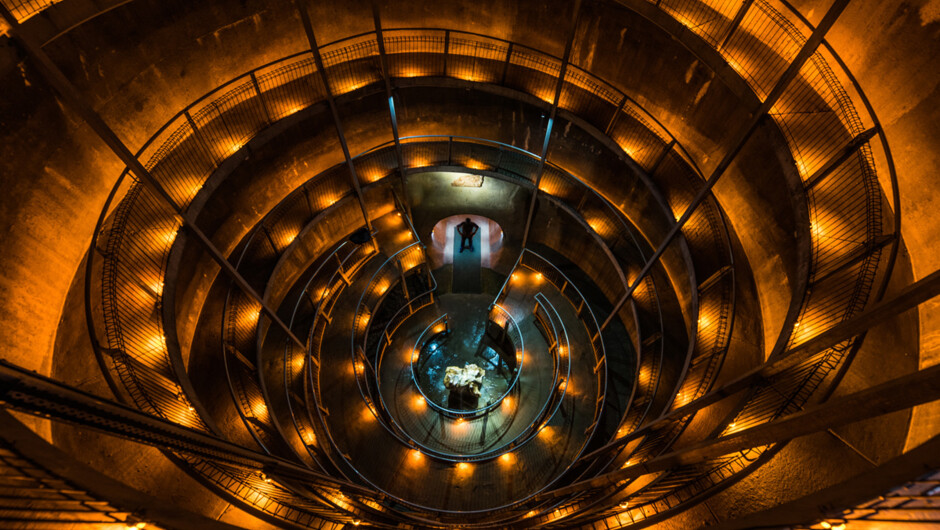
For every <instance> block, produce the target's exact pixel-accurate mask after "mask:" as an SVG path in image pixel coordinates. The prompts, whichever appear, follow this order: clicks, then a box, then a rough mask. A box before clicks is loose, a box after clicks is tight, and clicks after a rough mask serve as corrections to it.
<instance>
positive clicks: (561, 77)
mask: <svg viewBox="0 0 940 530" xmlns="http://www.w3.org/2000/svg"><path fill="white" fill-rule="evenodd" d="M580 16H581V0H575V1H574V16H573V17H572V23H571V28H570V29H569V30H568V38H567V39H565V53H564V55H562V58H561V66H560V67H559V71H558V82H557V83H555V96H554V98H553V99H552V107H551V110H549V112H548V124H547V125H546V126H545V138H544V140H543V141H542V154H541V156H540V157H539V165H538V168H537V169H536V170H535V188H534V189H533V190H532V199H531V200H530V201H529V213H528V215H527V216H526V220H525V228H524V229H523V231H522V245H521V248H522V250H523V251H525V248H526V243H528V241H529V229H530V228H531V227H532V217H533V215H534V214H535V203H536V201H537V200H538V195H539V184H540V183H541V181H542V174H543V173H544V172H545V161H546V160H547V159H548V144H549V142H550V141H551V139H552V125H553V124H554V123H555V115H556V114H557V113H558V102H559V101H560V100H561V89H562V87H564V85H565V73H566V72H567V71H568V60H569V59H570V57H571V46H572V45H573V44H574V37H575V33H576V32H577V30H578V21H579V20H580Z"/></svg>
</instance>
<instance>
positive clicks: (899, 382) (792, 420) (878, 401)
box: [550, 365, 940, 496]
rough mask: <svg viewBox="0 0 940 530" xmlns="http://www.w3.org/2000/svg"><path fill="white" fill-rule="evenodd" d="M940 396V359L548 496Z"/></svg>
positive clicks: (772, 441)
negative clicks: (868, 385)
mask: <svg viewBox="0 0 940 530" xmlns="http://www.w3.org/2000/svg"><path fill="white" fill-rule="evenodd" d="M938 399H940V365H934V366H931V367H930V368H925V369H923V370H919V371H917V372H914V373H911V374H908V375H905V376H901V377H898V378H895V379H892V380H890V381H888V382H886V383H882V384H880V385H876V386H873V387H870V388H866V389H865V390H861V391H859V392H855V393H852V394H849V395H847V396H841V397H838V398H834V399H831V400H829V401H827V402H826V403H823V404H821V405H817V406H815V407H812V408H809V409H806V410H803V411H800V412H796V413H794V414H790V415H789V416H786V417H784V418H781V419H779V420H776V421H771V422H768V423H764V424H761V425H758V426H756V427H752V428H750V429H745V430H742V431H739V432H736V433H734V434H729V435H727V436H722V437H721V438H718V439H716V440H705V441H703V442H699V443H696V444H692V445H690V446H688V447H685V448H683V449H679V450H677V451H673V452H671V453H669V454H666V455H663V456H660V457H657V458H653V459H651V460H648V461H646V462H643V463H640V464H636V465H632V466H628V467H625V468H623V469H618V470H616V471H612V472H610V473H607V474H605V475H601V476H599V477H595V478H592V479H588V480H584V481H581V482H576V483H574V484H572V485H570V486H565V487H563V488H559V489H557V490H555V491H553V492H551V493H550V495H552V496H561V495H567V494H570V493H576V492H583V491H585V490H589V489H596V488H606V487H608V486H611V485H613V484H616V483H618V482H620V481H623V480H630V479H635V478H639V477H642V476H644V475H648V474H651V473H658V472H660V471H667V470H669V469H673V468H676V467H681V466H688V465H694V464H700V463H704V462H706V461H707V460H710V459H712V458H717V457H719V456H724V455H728V454H732V453H736V452H739V451H743V450H745V449H751V448H754V447H760V446H763V445H770V444H775V443H778V442H783V441H787V440H791V439H793V438H798V437H800V436H806V435H809V434H813V433H816V432H821V431H825V430H826V429H830V428H833V427H840V426H842V425H848V424H850V423H855V422H859V421H862V420H866V419H869V418H872V417H875V416H881V415H884V414H890V413H892V412H897V411H899V410H904V409H907V408H910V407H914V406H917V405H921V404H923V403H929V402H932V401H936V400H938Z"/></svg>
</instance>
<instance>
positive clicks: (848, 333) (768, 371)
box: [583, 270, 940, 459]
mask: <svg viewBox="0 0 940 530" xmlns="http://www.w3.org/2000/svg"><path fill="white" fill-rule="evenodd" d="M936 296H940V270H938V271H936V272H934V273H933V274H930V275H929V276H926V277H924V278H921V279H920V280H919V281H917V282H914V283H912V284H911V285H908V286H907V287H905V288H904V289H902V290H901V291H900V292H899V293H897V294H896V295H894V296H893V297H892V298H890V299H888V300H883V301H881V302H878V303H877V304H875V305H873V306H872V307H870V308H868V309H866V310H865V311H863V312H861V313H860V314H858V315H857V316H855V317H853V318H851V319H849V320H846V321H845V322H841V323H839V324H836V325H835V326H833V327H832V328H831V329H829V330H828V331H824V332H823V333H820V334H819V335H816V336H815V337H813V338H811V339H810V340H808V341H806V342H804V343H802V344H799V345H797V346H794V347H793V348H791V349H789V350H787V351H786V352H784V353H783V354H782V355H779V356H777V357H774V360H771V361H768V362H766V363H764V364H763V365H761V366H759V367H757V368H754V369H753V370H751V371H749V372H747V373H746V374H744V375H742V376H740V377H738V378H737V379H735V380H733V381H731V382H729V383H727V384H725V385H723V386H721V387H720V388H717V389H715V390H712V391H711V392H708V393H707V394H705V395H704V396H702V397H700V398H698V399H696V400H695V401H692V402H690V403H688V404H687V405H684V406H682V407H679V408H677V409H675V410H673V411H672V412H670V413H668V414H665V415H664V416H662V417H660V418H659V419H657V420H656V421H654V422H652V423H650V424H647V425H646V426H644V427H643V428H641V429H638V430H636V431H634V432H632V433H630V434H628V435H626V436H624V437H623V438H620V439H618V440H615V441H613V442H611V443H609V444H607V445H605V446H604V447H601V448H599V449H597V450H595V451H593V452H591V453H590V454H588V455H586V456H584V457H583V458H585V459H590V458H596V457H599V456H602V455H604V454H605V453H606V452H608V451H610V450H612V449H616V448H618V447H622V446H624V445H626V444H627V443H629V442H630V441H632V440H635V439H637V438H640V437H642V436H645V435H647V434H649V433H650V432H653V431H655V430H656V429H657V428H659V427H661V426H662V425H663V424H664V423H667V422H670V421H675V420H678V419H680V418H682V417H684V416H687V415H689V414H694V413H695V412H698V411H700V410H702V409H704V408H705V407H708V406H710V405H713V404H715V403H717V402H719V401H721V400H722V399H724V398H726V397H729V396H732V395H734V394H736V393H738V392H741V391H743V390H746V389H748V388H751V387H753V386H754V385H756V384H759V383H761V382H763V381H766V380H769V379H770V378H772V377H774V376H775V375H778V374H780V373H782V372H784V371H786V370H789V369H790V368H793V367H795V366H797V365H799V364H801V363H803V362H805V361H807V360H808V359H810V358H811V357H813V356H814V355H816V354H818V353H819V352H821V351H823V350H825V349H827V348H829V347H831V346H833V345H834V344H838V343H840V342H842V341H844V340H847V339H850V338H852V337H854V336H856V335H859V334H861V333H864V332H865V331H867V330H869V329H871V328H872V327H874V326H876V325H878V324H879V323H881V322H884V321H885V320H888V319H890V318H894V317H896V316H897V315H900V314H901V313H904V312H905V311H910V310H911V309H914V308H916V307H917V306H918V305H920V304H922V303H924V302H926V301H927V300H930V299H931V298H934V297H936Z"/></svg>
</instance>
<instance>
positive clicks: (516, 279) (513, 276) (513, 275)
mask: <svg viewBox="0 0 940 530" xmlns="http://www.w3.org/2000/svg"><path fill="white" fill-rule="evenodd" d="M510 278H511V279H512V281H514V282H517V281H519V274H518V273H516V272H514V273H512V276H510Z"/></svg>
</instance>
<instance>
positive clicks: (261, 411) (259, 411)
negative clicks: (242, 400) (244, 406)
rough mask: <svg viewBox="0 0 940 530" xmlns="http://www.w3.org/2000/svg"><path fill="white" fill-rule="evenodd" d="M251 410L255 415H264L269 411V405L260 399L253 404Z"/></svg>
mask: <svg viewBox="0 0 940 530" xmlns="http://www.w3.org/2000/svg"><path fill="white" fill-rule="evenodd" d="M251 412H252V414H254V415H255V417H262V416H264V415H265V414H267V413H268V406H267V405H265V404H264V402H263V401H259V402H257V403H255V404H254V405H252V406H251Z"/></svg>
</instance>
